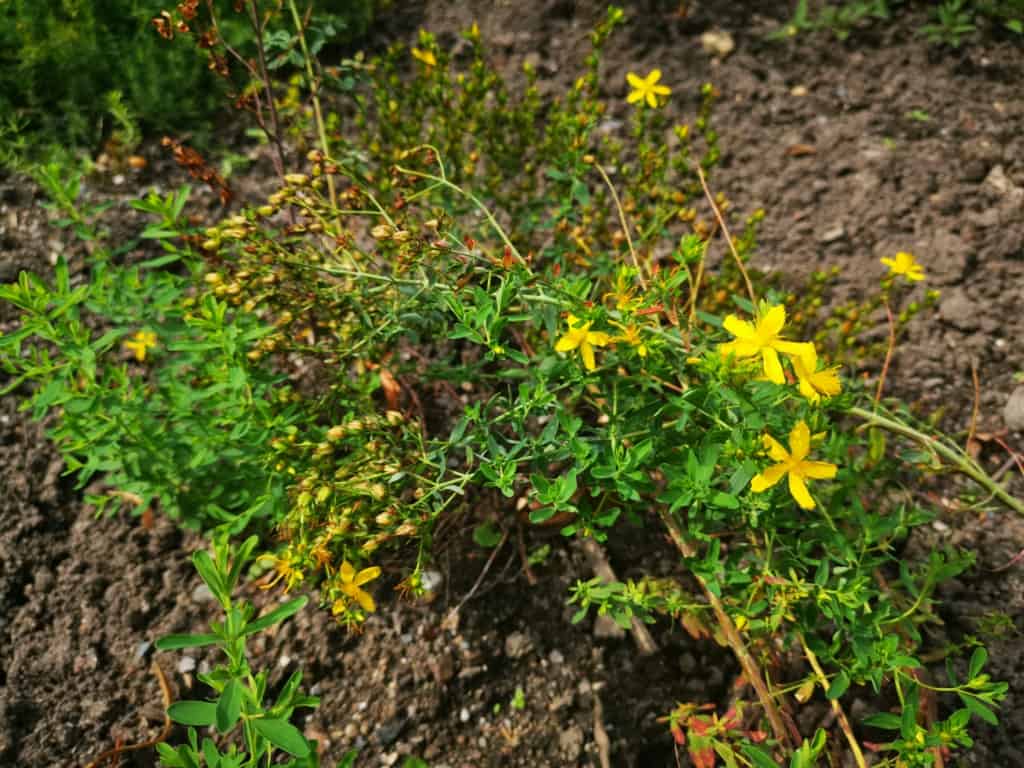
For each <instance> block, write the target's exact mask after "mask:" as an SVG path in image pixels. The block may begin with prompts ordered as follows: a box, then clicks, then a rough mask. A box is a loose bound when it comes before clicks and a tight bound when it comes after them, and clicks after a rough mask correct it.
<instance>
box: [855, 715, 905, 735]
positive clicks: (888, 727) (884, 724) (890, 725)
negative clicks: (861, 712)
mask: <svg viewBox="0 0 1024 768" xmlns="http://www.w3.org/2000/svg"><path fill="white" fill-rule="evenodd" d="M863 723H864V725H870V726H871V727H872V728H881V729H882V730H883V731H898V730H899V729H900V718H899V716H898V715H894V714H892V713H891V712H878V713H876V714H874V715H868V716H867V717H865V718H864V720H863Z"/></svg>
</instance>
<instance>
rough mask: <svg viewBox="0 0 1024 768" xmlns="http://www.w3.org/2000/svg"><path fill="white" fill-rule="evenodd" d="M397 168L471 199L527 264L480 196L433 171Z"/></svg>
mask: <svg viewBox="0 0 1024 768" xmlns="http://www.w3.org/2000/svg"><path fill="white" fill-rule="evenodd" d="M395 170H397V171H398V172H399V173H405V174H408V175H409V176H416V177H418V178H421V179H428V180H429V181H432V182H434V184H436V185H438V186H441V187H445V188H446V189H450V190H451V191H452V192H457V193H458V194H460V195H462V196H463V197H464V198H466V199H467V200H469V201H470V202H471V203H473V205H475V206H476V207H477V208H478V209H479V210H480V212H481V213H482V214H483V215H484V217H485V218H486V219H487V221H488V223H489V224H490V225H491V227H493V228H494V231H495V232H497V233H498V237H500V238H501V240H502V242H503V243H505V245H507V246H508V249H509V251H510V252H511V253H512V255H513V256H515V257H516V261H518V262H519V263H520V264H521V265H523V266H526V260H525V259H524V258H523V257H522V255H521V254H520V253H519V249H518V248H516V247H515V246H514V245H513V244H512V241H511V240H509V238H508V235H506V234H505V230H504V229H502V228H501V225H500V224H499V223H498V220H497V219H495V218H494V214H492V213H491V211H490V209H489V208H488V207H487V206H486V205H484V203H483V201H482V200H480V198H478V197H477V196H476V195H474V194H473V193H472V192H467V191H466V190H464V189H463V188H462V187H460V186H458V185H456V184H452V183H451V182H450V181H448V179H443V178H441V177H440V176H435V175H434V174H432V173H424V172H423V171H414V170H412V169H411V168H403V167H402V166H400V165H396V166H395Z"/></svg>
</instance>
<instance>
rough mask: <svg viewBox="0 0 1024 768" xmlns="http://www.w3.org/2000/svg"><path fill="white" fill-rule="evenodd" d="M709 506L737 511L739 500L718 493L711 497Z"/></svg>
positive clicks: (729, 494)
mask: <svg viewBox="0 0 1024 768" xmlns="http://www.w3.org/2000/svg"><path fill="white" fill-rule="evenodd" d="M711 504H712V505H713V506H716V507H722V508H723V509H739V508H740V500H739V499H737V498H736V497H735V496H733V495H732V494H731V493H723V492H722V491H719V492H718V493H716V494H715V495H714V496H712V497H711Z"/></svg>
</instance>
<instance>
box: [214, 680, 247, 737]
mask: <svg viewBox="0 0 1024 768" xmlns="http://www.w3.org/2000/svg"><path fill="white" fill-rule="evenodd" d="M241 712H242V684H241V683H240V682H238V680H237V679H232V680H231V681H230V682H228V684H227V685H226V686H224V690H223V691H221V694H220V698H219V699H218V700H217V730H218V731H220V732H221V733H227V732H228V731H230V730H231V729H232V728H234V727H235V723H237V722H238V717H239V715H240V714H241Z"/></svg>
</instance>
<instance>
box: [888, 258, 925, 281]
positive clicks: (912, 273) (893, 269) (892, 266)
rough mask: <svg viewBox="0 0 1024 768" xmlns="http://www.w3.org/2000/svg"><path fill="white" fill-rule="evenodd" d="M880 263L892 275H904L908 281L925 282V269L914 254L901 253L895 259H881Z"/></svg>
mask: <svg viewBox="0 0 1024 768" xmlns="http://www.w3.org/2000/svg"><path fill="white" fill-rule="evenodd" d="M879 261H880V262H882V263H883V264H885V265H886V266H887V267H889V274H890V275H903V276H904V277H906V278H907V280H913V281H915V282H917V281H918V280H924V267H922V266H921V265H920V264H918V263H917V260H916V259H915V258H914V256H913V255H912V254H909V253H907V252H906V251H900V252H899V253H897V254H896V258H895V259H885V258H883V259H879Z"/></svg>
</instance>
